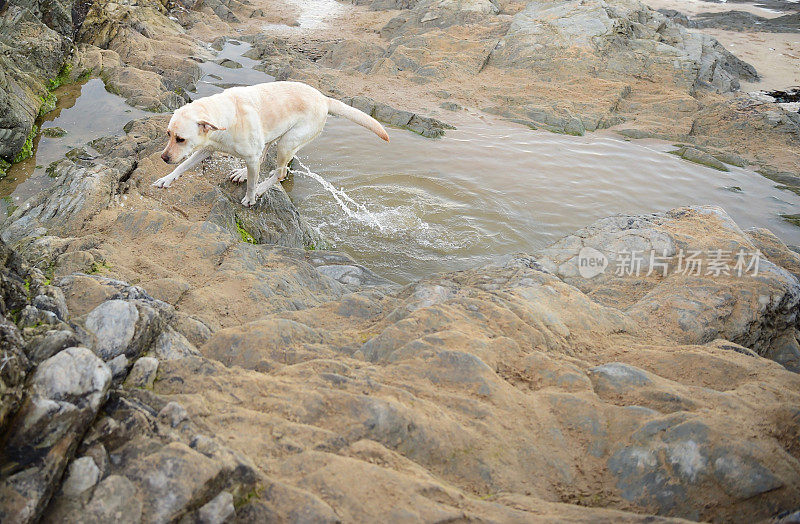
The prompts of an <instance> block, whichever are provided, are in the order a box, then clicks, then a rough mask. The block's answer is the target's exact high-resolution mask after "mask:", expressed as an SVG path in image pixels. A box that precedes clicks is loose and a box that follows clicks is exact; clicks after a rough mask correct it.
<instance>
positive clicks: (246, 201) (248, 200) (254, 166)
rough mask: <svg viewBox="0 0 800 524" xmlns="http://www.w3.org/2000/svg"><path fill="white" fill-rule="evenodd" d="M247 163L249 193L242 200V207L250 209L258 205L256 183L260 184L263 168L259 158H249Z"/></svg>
mask: <svg viewBox="0 0 800 524" xmlns="http://www.w3.org/2000/svg"><path fill="white" fill-rule="evenodd" d="M246 162H247V192H246V193H245V195H244V198H243V199H242V205H244V206H246V207H250V206H252V205H253V204H255V203H256V199H257V198H258V196H257V195H256V182H258V172H259V170H260V168H261V163H260V162H259V161H258V157H252V158H248V159H247V160H246Z"/></svg>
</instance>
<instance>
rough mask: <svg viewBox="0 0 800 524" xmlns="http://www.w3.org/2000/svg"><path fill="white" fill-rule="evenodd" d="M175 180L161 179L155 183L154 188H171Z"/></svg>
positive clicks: (166, 177) (167, 177)
mask: <svg viewBox="0 0 800 524" xmlns="http://www.w3.org/2000/svg"><path fill="white" fill-rule="evenodd" d="M174 180H175V179H174V178H170V177H169V176H165V177H162V178H159V179H158V180H156V181H155V182H153V186H154V187H169V186H170V185H172V182H173V181H174Z"/></svg>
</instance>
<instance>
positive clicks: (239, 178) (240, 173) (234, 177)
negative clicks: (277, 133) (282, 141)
mask: <svg viewBox="0 0 800 524" xmlns="http://www.w3.org/2000/svg"><path fill="white" fill-rule="evenodd" d="M273 143H274V140H273V141H272V142H269V143H268V144H267V145H266V146H264V151H263V152H262V153H261V160H260V163H261V164H263V163H264V159H265V158H267V153H268V152H269V146H271V145H272V144H273ZM228 178H230V179H231V181H232V182H235V183H237V184H241V183H242V182H244V181H245V180H247V168H246V167H243V168H241V169H234V170H233V171H231V174H230V175H228ZM256 196H258V195H256Z"/></svg>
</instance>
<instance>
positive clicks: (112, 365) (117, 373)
mask: <svg viewBox="0 0 800 524" xmlns="http://www.w3.org/2000/svg"><path fill="white" fill-rule="evenodd" d="M107 364H108V368H109V369H110V370H111V376H112V377H114V378H115V379H116V378H120V377H124V376H125V373H126V372H127V370H128V357H126V356H125V355H124V354H123V355H117V356H116V357H114V358H112V359H111V360H109V361H108V362H107Z"/></svg>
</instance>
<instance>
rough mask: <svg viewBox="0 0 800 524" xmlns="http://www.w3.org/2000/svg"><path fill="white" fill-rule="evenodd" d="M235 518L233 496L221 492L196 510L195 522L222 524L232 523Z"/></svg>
mask: <svg viewBox="0 0 800 524" xmlns="http://www.w3.org/2000/svg"><path fill="white" fill-rule="evenodd" d="M235 517H236V509H234V507H233V495H231V494H230V493H228V492H227V491H223V492H221V493H220V494H219V495H217V496H216V497H214V498H213V499H211V500H210V501H209V502H207V503H206V504H204V505H203V506H202V507H201V508H200V509H199V510H197V521H198V522H199V523H200V524H223V523H224V522H230V521H232V520H233V519H234V518H235Z"/></svg>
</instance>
